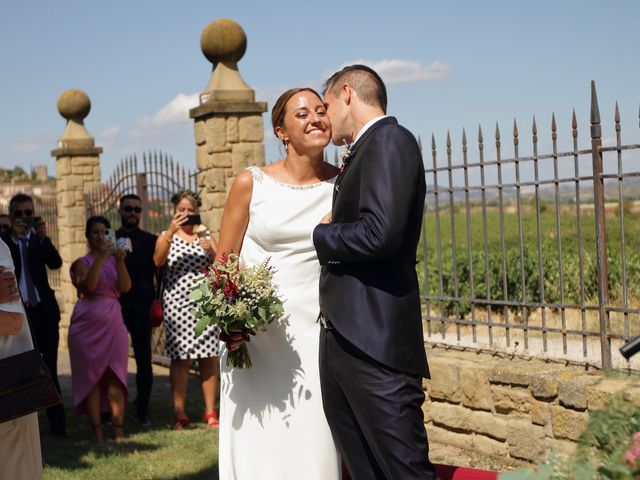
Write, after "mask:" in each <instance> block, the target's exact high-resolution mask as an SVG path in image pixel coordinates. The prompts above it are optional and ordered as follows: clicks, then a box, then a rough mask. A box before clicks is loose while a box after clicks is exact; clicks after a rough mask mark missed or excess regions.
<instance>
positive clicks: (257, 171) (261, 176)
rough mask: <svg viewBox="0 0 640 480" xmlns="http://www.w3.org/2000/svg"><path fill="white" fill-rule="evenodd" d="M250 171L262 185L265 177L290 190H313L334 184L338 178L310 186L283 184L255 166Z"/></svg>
mask: <svg viewBox="0 0 640 480" xmlns="http://www.w3.org/2000/svg"><path fill="white" fill-rule="evenodd" d="M249 171H250V172H251V175H252V176H253V178H254V180H256V181H257V182H259V183H262V180H263V179H264V177H267V178H268V179H270V180H271V181H272V182H274V183H277V184H278V185H282V186H283V187H286V188H289V189H291V190H311V189H315V188H318V187H321V186H322V185H324V184H326V183H332V182H333V180H334V179H335V178H336V177H333V178H330V179H329V180H325V181H323V182H316V183H310V184H308V185H295V184H292V183H285V182H282V181H280V180H278V179H277V178H275V177H272V176H271V175H268V174H266V173H264V172H263V171H262V169H261V168H260V167H255V166H254V167H249Z"/></svg>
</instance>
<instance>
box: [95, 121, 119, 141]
mask: <svg viewBox="0 0 640 480" xmlns="http://www.w3.org/2000/svg"><path fill="white" fill-rule="evenodd" d="M119 134H120V126H119V125H111V126H110V127H107V128H105V129H104V130H102V131H101V132H100V133H98V135H97V138H99V139H100V140H109V139H111V138H114V137H117V136H118V135H119Z"/></svg>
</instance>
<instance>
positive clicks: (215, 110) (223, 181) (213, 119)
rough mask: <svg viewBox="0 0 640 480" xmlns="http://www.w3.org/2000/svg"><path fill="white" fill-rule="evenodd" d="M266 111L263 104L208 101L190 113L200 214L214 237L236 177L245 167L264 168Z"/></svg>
mask: <svg viewBox="0 0 640 480" xmlns="http://www.w3.org/2000/svg"><path fill="white" fill-rule="evenodd" d="M203 107H204V108H203ZM265 110H266V104H265V103H264V102H253V103H239V102H238V103H237V104H232V103H228V102H210V103H208V104H206V105H203V106H201V107H199V108H197V109H194V110H192V117H193V118H194V130H195V142H196V167H197V169H198V190H199V194H200V199H201V201H202V205H201V207H200V214H201V215H202V218H203V221H204V223H205V224H206V225H207V226H208V227H209V229H210V230H211V232H213V233H214V235H216V236H217V235H218V232H219V229H220V220H221V218H222V210H223V208H224V203H225V201H226V198H227V193H228V191H229V188H230V187H231V184H232V183H233V180H234V179H235V176H236V175H237V174H238V172H240V171H241V170H243V169H245V168H246V167H248V166H251V165H264V144H263V140H264V126H263V122H262V112H264V111H265Z"/></svg>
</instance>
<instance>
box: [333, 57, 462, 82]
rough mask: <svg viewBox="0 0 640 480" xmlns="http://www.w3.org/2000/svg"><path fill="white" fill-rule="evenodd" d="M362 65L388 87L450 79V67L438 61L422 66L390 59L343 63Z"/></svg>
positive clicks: (419, 62) (407, 61)
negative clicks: (371, 69)
mask: <svg viewBox="0 0 640 480" xmlns="http://www.w3.org/2000/svg"><path fill="white" fill-rule="evenodd" d="M353 64H362V65H367V66H369V67H371V68H373V69H374V70H375V71H376V72H378V74H379V75H380V77H382V80H384V82H385V83H386V84H388V85H391V84H397V83H417V82H432V81H438V80H448V79H449V78H451V65H449V64H447V63H442V62H439V61H435V62H433V63H432V64H431V65H424V64H423V63H422V62H421V61H418V60H403V59H399V58H396V59H394V58H390V59H385V60H365V59H362V58H361V59H358V60H354V61H352V62H347V63H344V64H343V65H342V66H341V67H340V68H343V67H346V66H347V65H353Z"/></svg>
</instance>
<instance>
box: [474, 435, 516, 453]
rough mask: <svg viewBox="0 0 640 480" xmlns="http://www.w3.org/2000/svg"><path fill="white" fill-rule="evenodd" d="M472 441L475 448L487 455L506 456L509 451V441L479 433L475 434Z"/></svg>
mask: <svg viewBox="0 0 640 480" xmlns="http://www.w3.org/2000/svg"><path fill="white" fill-rule="evenodd" d="M472 441H473V449H474V450H475V451H478V452H481V453H484V454H485V455H499V456H505V455H507V454H508V453H509V445H508V444H507V442H501V441H499V440H494V439H492V438H489V437H485V436H484V435H478V434H476V435H474V436H473V439H472Z"/></svg>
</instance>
